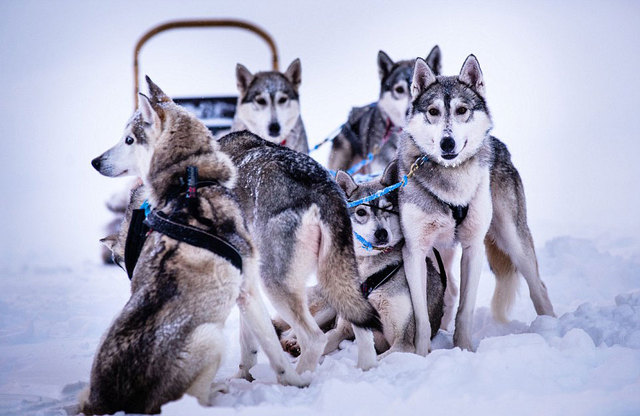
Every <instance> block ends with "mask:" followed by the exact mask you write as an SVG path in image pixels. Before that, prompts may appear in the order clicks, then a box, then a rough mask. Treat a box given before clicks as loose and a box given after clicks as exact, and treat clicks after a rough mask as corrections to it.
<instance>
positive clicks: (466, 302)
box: [453, 241, 484, 350]
mask: <svg viewBox="0 0 640 416" xmlns="http://www.w3.org/2000/svg"><path fill="white" fill-rule="evenodd" d="M483 255H484V245H483V243H482V241H475V242H474V243H473V244H471V245H469V246H467V247H462V261H461V263H460V304H459V305H458V313H457V314H456V330H455V332H454V334H453V345H455V346H456V347H460V348H462V349H466V350H473V346H472V344H471V330H472V328H473V311H474V309H475V306H476V296H477V292H478V284H479V282H480V273H481V272H482V261H483V259H484V257H483Z"/></svg>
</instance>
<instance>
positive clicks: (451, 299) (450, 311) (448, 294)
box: [436, 247, 458, 331]
mask: <svg viewBox="0 0 640 416" xmlns="http://www.w3.org/2000/svg"><path fill="white" fill-rule="evenodd" d="M438 251H439V252H440V256H441V257H442V263H443V264H444V269H445V272H446V273H447V288H446V289H445V292H444V314H443V315H442V322H441V323H440V328H441V329H443V330H445V331H447V330H448V329H449V326H450V325H451V322H452V321H453V317H454V316H455V311H456V308H455V304H456V299H457V298H458V284H457V282H456V280H455V277H454V267H453V266H454V262H455V258H456V252H457V250H456V248H455V247H452V248H445V249H438ZM436 264H437V263H436ZM438 272H441V271H440V270H438Z"/></svg>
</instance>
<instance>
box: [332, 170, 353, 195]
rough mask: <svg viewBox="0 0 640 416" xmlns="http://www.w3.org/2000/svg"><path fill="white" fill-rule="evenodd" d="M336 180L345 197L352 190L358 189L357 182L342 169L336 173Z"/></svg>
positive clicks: (351, 192)
mask: <svg viewBox="0 0 640 416" xmlns="http://www.w3.org/2000/svg"><path fill="white" fill-rule="evenodd" d="M336 182H338V185H340V188H342V190H343V191H344V194H345V195H346V196H347V198H350V197H351V194H353V191H355V190H356V189H358V184H357V183H356V182H355V181H354V180H353V178H352V177H351V175H349V174H348V173H347V172H345V171H342V170H339V171H338V173H336Z"/></svg>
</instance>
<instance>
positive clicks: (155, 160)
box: [80, 78, 307, 414]
mask: <svg viewBox="0 0 640 416" xmlns="http://www.w3.org/2000/svg"><path fill="white" fill-rule="evenodd" d="M147 83H148V85H149V90H150V98H147V97H146V96H143V95H141V97H140V108H139V109H138V110H137V111H136V112H135V113H134V115H133V116H132V118H131V119H130V121H129V123H128V124H127V126H126V129H125V132H124V135H123V137H122V139H121V140H119V142H118V143H117V144H116V145H115V146H114V147H113V148H111V149H109V150H107V151H106V152H105V153H103V154H102V155H101V156H99V157H97V158H96V159H94V160H93V161H92V164H93V166H94V167H95V168H96V169H97V170H98V171H99V172H100V173H101V174H103V175H106V176H111V177H116V176H124V175H135V176H139V177H141V178H142V182H143V185H144V187H143V188H144V190H145V193H146V197H147V198H148V200H149V202H150V203H151V205H152V206H153V207H154V209H155V210H156V212H160V213H162V214H164V215H167V216H169V217H170V218H171V219H173V220H176V219H179V220H180V222H183V223H185V224H187V225H188V226H189V227H194V228H198V229H199V230H201V231H202V232H207V233H209V234H214V235H216V236H218V237H219V238H222V239H224V240H226V241H227V242H229V243H230V244H232V245H233V246H234V247H235V248H236V250H237V251H238V252H239V253H240V255H241V257H242V272H241V271H240V269H239V268H238V267H236V266H234V265H232V264H231V263H230V262H229V261H228V260H227V259H225V258H224V257H222V256H221V255H219V254H216V253H214V252H211V251H209V250H207V249H204V248H200V247H197V246H195V245H191V244H188V243H185V242H181V241H178V240H175V239H173V238H171V237H169V236H167V235H165V234H161V233H159V232H158V231H154V230H153V229H152V230H151V231H150V233H149V235H148V237H147V239H146V241H145V243H144V245H143V247H142V251H141V254H140V258H139V260H138V263H137V266H136V267H135V269H134V271H133V276H132V280H131V297H130V299H129V301H128V302H127V304H126V305H125V306H124V308H123V310H122V312H121V313H120V314H119V315H118V317H116V319H115V320H114V322H113V323H112V325H111V327H110V328H109V329H108V331H107V333H106V334H105V336H104V338H103V340H102V342H101V343H100V346H99V347H98V351H97V353H96V356H95V358H94V362H93V367H92V370H91V381H90V385H89V389H88V390H87V391H86V392H85V393H84V394H83V396H82V397H81V399H80V402H81V403H80V411H82V412H84V413H85V414H105V413H109V414H111V413H114V412H116V411H121V410H124V411H125V412H128V413H129V412H131V413H159V412H160V407H161V406H162V405H163V404H164V403H166V402H168V401H171V400H176V399H178V398H180V397H181V396H182V395H183V394H184V393H188V394H191V395H193V396H195V397H197V399H198V401H199V403H200V404H202V405H210V404H211V402H212V398H213V397H214V395H215V394H216V393H217V392H219V391H220V390H223V389H224V387H222V388H221V387H220V386H219V385H216V384H212V382H213V378H214V376H215V374H216V372H217V370H218V367H219V365H220V362H221V359H222V352H223V347H224V344H225V338H224V335H223V333H222V327H223V324H224V322H225V320H226V318H227V316H228V315H229V313H230V310H231V308H232V307H233V305H234V304H236V303H237V304H238V306H239V308H240V314H241V317H242V319H243V322H244V323H245V324H246V325H248V326H249V327H250V330H251V331H252V334H253V335H254V336H255V337H256V338H257V339H258V340H259V342H260V345H261V346H262V347H263V349H264V351H265V353H266V354H267V356H268V357H269V359H270V362H271V366H272V368H273V369H274V371H275V372H276V374H277V377H278V380H279V381H280V382H282V383H284V384H291V385H297V386H302V385H305V384H307V383H306V382H305V381H304V380H303V379H302V378H301V377H300V376H299V375H298V374H297V373H296V372H295V369H294V368H293V366H292V365H291V364H290V363H289V361H288V359H287V357H286V355H285V354H283V352H282V350H281V348H280V344H279V342H278V339H277V336H276V333H275V331H274V330H273V327H272V325H271V322H270V320H269V319H268V315H267V310H266V308H265V306H264V304H263V301H262V298H261V297H260V293H259V291H258V287H257V284H258V280H257V279H258V260H257V250H256V248H255V245H254V243H253V242H252V238H251V236H250V233H249V231H248V229H247V226H246V223H245V221H244V218H243V212H242V209H241V207H240V206H239V204H238V200H237V197H236V195H235V192H234V190H233V189H234V186H235V182H236V176H237V175H236V168H235V166H234V164H233V162H232V161H231V160H230V158H229V157H228V156H227V155H226V154H224V153H223V152H221V151H220V149H219V145H218V143H217V142H215V141H214V140H213V138H212V136H211V134H210V133H209V130H208V129H207V128H206V127H205V126H204V125H203V124H202V123H201V122H200V121H198V120H197V119H196V118H195V117H194V116H193V115H191V114H190V113H189V112H187V111H186V110H184V109H183V108H181V107H179V106H177V105H176V104H175V103H173V101H171V99H170V98H169V97H167V96H166V95H165V94H164V93H163V92H162V91H161V90H160V89H159V88H158V87H157V86H156V85H155V84H153V83H152V82H151V80H149V79H148V78H147ZM187 166H196V167H197V168H198V174H199V178H200V179H201V180H202V181H206V182H205V183H206V185H205V186H203V187H201V188H198V190H197V192H198V194H197V201H196V202H190V203H189V204H187V203H186V201H185V195H184V192H183V190H182V189H183V184H182V182H181V179H183V178H184V176H185V171H186V167H187ZM138 192H141V191H140V190H136V192H134V195H133V196H132V200H131V202H132V203H136V204H137V203H138V202H139V200H140V196H139V194H138ZM192 201H193V200H192ZM121 238H122V235H120V242H119V246H120V247H122V241H121ZM117 239H118V238H116V240H117ZM252 348H255V346H252Z"/></svg>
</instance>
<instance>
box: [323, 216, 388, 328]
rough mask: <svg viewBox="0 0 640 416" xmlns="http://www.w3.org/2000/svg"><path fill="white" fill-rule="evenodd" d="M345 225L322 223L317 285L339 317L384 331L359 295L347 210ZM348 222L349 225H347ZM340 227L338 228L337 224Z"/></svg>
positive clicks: (372, 310) (375, 313) (343, 217)
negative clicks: (331, 226)
mask: <svg viewBox="0 0 640 416" xmlns="http://www.w3.org/2000/svg"><path fill="white" fill-rule="evenodd" d="M344 211H345V212H344V213H340V214H343V215H337V218H340V219H341V220H342V221H336V217H334V218H333V221H332V222H331V223H332V225H333V228H330V226H329V225H328V224H327V222H325V221H321V222H320V230H321V232H320V234H321V241H320V253H319V259H318V273H317V275H318V283H319V284H320V287H321V288H322V289H323V292H324V293H325V296H326V298H327V301H328V302H329V304H330V305H331V306H332V307H333V308H334V309H335V310H336V311H337V312H338V314H339V315H340V316H341V317H343V318H344V319H346V320H347V321H349V322H351V323H352V324H354V325H355V326H357V327H360V328H365V329H374V330H380V331H381V330H382V323H381V322H380V316H379V315H378V312H377V311H376V310H375V309H374V308H373V306H371V304H370V303H369V301H367V299H366V298H365V297H364V294H363V293H362V292H361V291H360V287H359V285H358V282H357V277H358V266H357V264H356V258H355V253H354V249H353V237H352V235H351V221H350V220H349V216H348V213H347V212H346V208H344ZM344 219H346V221H344ZM336 222H337V223H339V224H336Z"/></svg>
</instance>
